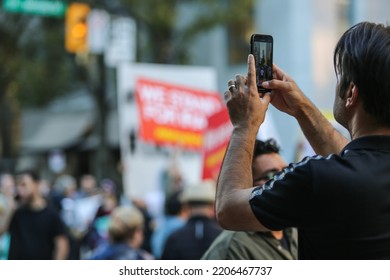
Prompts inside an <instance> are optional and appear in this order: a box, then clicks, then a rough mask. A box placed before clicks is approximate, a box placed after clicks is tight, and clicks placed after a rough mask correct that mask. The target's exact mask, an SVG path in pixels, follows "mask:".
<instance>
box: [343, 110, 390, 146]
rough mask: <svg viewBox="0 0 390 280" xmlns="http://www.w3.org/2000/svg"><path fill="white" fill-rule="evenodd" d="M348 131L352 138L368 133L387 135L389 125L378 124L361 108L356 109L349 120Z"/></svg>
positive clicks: (389, 129) (389, 132)
mask: <svg viewBox="0 0 390 280" xmlns="http://www.w3.org/2000/svg"><path fill="white" fill-rule="evenodd" d="M349 131H350V134H351V138H352V139H356V138H359V137H363V136H370V135H389V136H390V127H386V126H384V125H382V124H379V123H378V122H377V121H376V120H374V118H373V117H372V116H370V115H368V114H367V113H365V112H364V111H363V110H360V111H358V112H357V113H356V114H355V116H354V117H353V118H352V119H351V120H350V122H349Z"/></svg>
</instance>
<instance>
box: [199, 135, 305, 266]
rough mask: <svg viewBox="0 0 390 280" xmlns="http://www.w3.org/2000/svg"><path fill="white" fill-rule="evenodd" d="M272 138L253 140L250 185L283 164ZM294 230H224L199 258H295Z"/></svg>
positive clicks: (257, 183)
mask: <svg viewBox="0 0 390 280" xmlns="http://www.w3.org/2000/svg"><path fill="white" fill-rule="evenodd" d="M279 149H280V148H279V146H278V145H277V143H276V141H275V140H274V139H269V140H267V141H264V142H263V141H261V140H256V142H255V148H254V152H253V161H252V177H253V186H260V185H262V184H264V183H265V182H267V181H268V180H270V179H272V178H273V177H274V176H275V174H277V173H278V172H280V171H282V169H283V168H284V167H286V166H287V164H286V162H285V161H284V160H283V159H282V157H281V156H280V155H279ZM297 242H298V241H297V232H296V230H295V229H291V228H290V229H286V230H279V231H269V232H259V231H257V232H255V231H228V230H224V231H223V232H222V233H221V234H220V235H219V236H218V237H217V238H216V239H215V240H214V242H213V243H212V244H211V246H210V247H209V249H208V250H207V251H206V253H205V254H204V255H203V257H202V259H203V260H293V259H296V258H297V245H298V244H297Z"/></svg>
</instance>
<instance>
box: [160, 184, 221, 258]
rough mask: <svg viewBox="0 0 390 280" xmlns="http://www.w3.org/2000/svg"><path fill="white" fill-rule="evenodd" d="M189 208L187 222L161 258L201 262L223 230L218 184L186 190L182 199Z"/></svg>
mask: <svg viewBox="0 0 390 280" xmlns="http://www.w3.org/2000/svg"><path fill="white" fill-rule="evenodd" d="M181 200H182V202H183V204H184V205H185V206H186V207H188V210H189V212H190V214H189V215H190V217H189V219H188V221H187V223H186V224H185V225H184V226H183V227H181V228H180V229H178V230H177V231H175V232H173V233H172V234H171V235H170V236H169V237H168V239H167V241H166V243H165V247H164V250H163V254H162V256H161V259H163V260H199V259H200V258H201V257H202V255H203V254H204V252H206V250H207V248H208V247H209V246H210V244H211V243H212V242H213V241H214V239H215V238H216V237H217V236H218V235H219V234H220V233H221V231H222V229H221V228H220V227H219V226H218V224H217V223H216V221H215V219H214V201H215V184H214V182H213V181H211V180H205V181H202V182H200V183H199V184H196V185H192V186H190V187H187V188H184V190H183V194H182V197H181Z"/></svg>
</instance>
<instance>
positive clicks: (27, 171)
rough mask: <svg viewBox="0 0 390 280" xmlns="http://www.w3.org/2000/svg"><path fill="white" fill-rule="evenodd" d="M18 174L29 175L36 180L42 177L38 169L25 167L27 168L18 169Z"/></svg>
mask: <svg viewBox="0 0 390 280" xmlns="http://www.w3.org/2000/svg"><path fill="white" fill-rule="evenodd" d="M16 175H17V176H22V175H28V176H30V177H31V179H32V180H33V181H34V182H38V181H39V180H40V179H41V178H40V176H39V173H38V172H37V171H36V170H32V169H25V170H21V171H18V172H17V173H16Z"/></svg>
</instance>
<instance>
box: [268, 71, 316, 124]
mask: <svg viewBox="0 0 390 280" xmlns="http://www.w3.org/2000/svg"><path fill="white" fill-rule="evenodd" d="M273 75H274V79H273V80H271V81H266V82H263V83H262V87H264V88H267V89H271V90H272V94H271V104H272V105H273V106H275V107H276V108H277V109H278V110H280V111H282V112H285V113H287V114H289V115H291V116H293V117H298V115H299V114H300V113H301V111H302V110H303V109H304V107H305V106H306V105H307V104H308V103H310V101H309V100H308V98H307V97H306V96H305V95H304V94H303V92H302V91H301V90H300V88H299V87H298V85H297V84H296V83H295V82H294V80H293V79H292V78H291V77H290V76H288V75H287V74H286V73H285V72H284V71H283V70H282V69H280V68H279V67H278V66H277V65H275V64H274V65H273Z"/></svg>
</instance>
